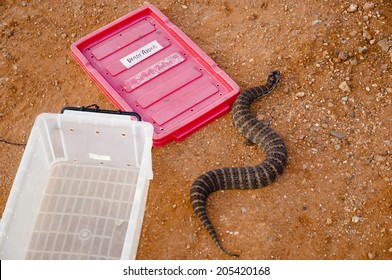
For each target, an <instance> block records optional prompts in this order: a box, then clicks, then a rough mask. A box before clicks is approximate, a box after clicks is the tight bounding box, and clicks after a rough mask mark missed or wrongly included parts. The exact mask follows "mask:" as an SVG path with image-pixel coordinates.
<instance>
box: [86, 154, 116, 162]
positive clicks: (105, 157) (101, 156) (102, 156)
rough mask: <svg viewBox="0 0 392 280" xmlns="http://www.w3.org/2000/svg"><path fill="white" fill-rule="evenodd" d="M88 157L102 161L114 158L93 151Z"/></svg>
mask: <svg viewBox="0 0 392 280" xmlns="http://www.w3.org/2000/svg"><path fill="white" fill-rule="evenodd" d="M88 157H89V158H90V159H96V160H102V161H111V160H112V158H111V157H110V156H107V155H97V154H93V153H88Z"/></svg>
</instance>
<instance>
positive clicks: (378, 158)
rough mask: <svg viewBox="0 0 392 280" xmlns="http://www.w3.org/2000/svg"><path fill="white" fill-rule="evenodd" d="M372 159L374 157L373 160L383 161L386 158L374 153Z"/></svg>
mask: <svg viewBox="0 0 392 280" xmlns="http://www.w3.org/2000/svg"><path fill="white" fill-rule="evenodd" d="M373 159H374V160H375V161H378V162H384V161H386V160H387V158H386V157H384V156H380V155H375V156H374V158H373Z"/></svg>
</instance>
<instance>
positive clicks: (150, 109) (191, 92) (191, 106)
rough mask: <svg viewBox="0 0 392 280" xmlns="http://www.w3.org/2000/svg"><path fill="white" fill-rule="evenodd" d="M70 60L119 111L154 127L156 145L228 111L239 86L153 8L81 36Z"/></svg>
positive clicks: (140, 9)
mask: <svg viewBox="0 0 392 280" xmlns="http://www.w3.org/2000/svg"><path fill="white" fill-rule="evenodd" d="M71 50H72V55H73V57H74V58H75V60H76V61H77V62H78V63H79V64H80V65H81V66H82V68H83V69H84V70H85V71H86V72H87V73H88V74H89V76H90V77H91V78H92V79H93V80H94V81H95V82H96V83H97V84H98V85H99V87H100V88H101V89H102V90H103V92H104V93H105V94H106V96H107V97H108V98H109V99H110V100H111V101H112V102H113V103H114V104H115V105H116V106H117V107H118V108H119V109H121V110H124V111H135V112H137V113H138V114H139V115H140V116H141V117H142V120H143V121H146V122H150V123H152V124H153V126H154V135H153V143H154V146H163V145H165V144H167V143H168V142H170V141H173V140H175V141H180V140H182V139H184V138H185V137H186V136H188V135H189V134H191V133H192V132H194V131H196V130H197V129H199V128H200V127H202V126H203V125H205V124H207V123H209V122H211V121H212V120H214V119H216V118H218V117H220V116H221V115H223V114H225V113H227V112H228V111H229V110H230V106H231V104H232V103H233V102H234V100H235V98H236V96H237V95H238V93H239V86H238V85H237V84H236V83H235V82H234V81H233V80H232V79H231V78H230V77H229V76H228V75H227V74H226V73H225V72H223V71H222V70H221V69H220V68H219V67H218V66H217V65H216V64H215V63H214V62H213V61H212V60H211V58H209V57H208V56H207V55H206V54H205V53H204V52H203V51H202V50H201V49H200V48H199V47H198V46H197V45H196V44H195V43H194V42H193V41H192V40H191V39H189V38H188V37H187V36H186V35H185V34H184V33H183V32H182V31H181V30H180V29H179V28H178V27H176V26H175V25H173V24H172V23H171V22H170V21H169V19H168V18H167V17H166V16H165V15H163V14H162V13H161V12H160V11H159V10H158V9H157V8H156V7H155V6H153V5H147V6H144V7H141V8H139V9H138V10H136V11H134V12H131V13H129V14H127V15H125V16H123V17H121V18H119V19H118V20H116V21H114V22H112V23H110V24H108V25H106V26H104V27H103V28H101V29H99V30H97V31H95V32H93V33H91V34H89V35H87V36H85V37H83V38H82V39H80V40H78V41H77V42H75V43H74V44H72V46H71Z"/></svg>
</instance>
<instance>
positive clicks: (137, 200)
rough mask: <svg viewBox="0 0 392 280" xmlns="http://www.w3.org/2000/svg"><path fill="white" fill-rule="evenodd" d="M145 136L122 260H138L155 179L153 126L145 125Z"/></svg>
mask: <svg viewBox="0 0 392 280" xmlns="http://www.w3.org/2000/svg"><path fill="white" fill-rule="evenodd" d="M144 134H145V136H144V141H143V142H144V147H143V152H142V158H141V165H140V171H139V177H138V180H137V184H136V191H135V197H134V202H133V206H132V210H131V216H130V218H129V223H128V230H127V235H126V238H125V240H124V247H123V251H122V254H121V259H135V258H136V253H137V249H138V244H139V239H140V232H141V229H142V224H143V219H144V212H145V207H146V201H147V195H148V189H149V183H150V180H151V179H152V178H153V172H152V157H151V148H152V135H153V126H152V125H151V124H149V123H145V125H144Z"/></svg>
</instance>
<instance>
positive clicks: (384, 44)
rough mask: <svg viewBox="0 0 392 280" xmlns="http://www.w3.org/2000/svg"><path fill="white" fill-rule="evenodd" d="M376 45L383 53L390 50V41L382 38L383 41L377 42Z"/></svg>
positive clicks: (391, 45)
mask: <svg viewBox="0 0 392 280" xmlns="http://www.w3.org/2000/svg"><path fill="white" fill-rule="evenodd" d="M377 45H379V46H380V48H381V50H382V51H383V52H388V51H389V49H390V48H392V40H389V39H387V38H384V39H381V40H380V41H378V43H377Z"/></svg>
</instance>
